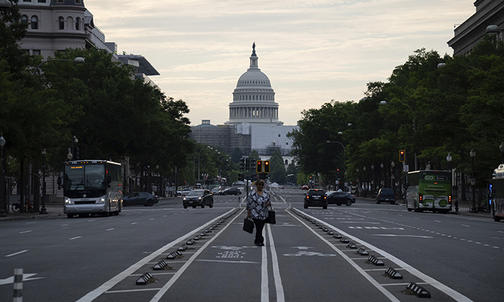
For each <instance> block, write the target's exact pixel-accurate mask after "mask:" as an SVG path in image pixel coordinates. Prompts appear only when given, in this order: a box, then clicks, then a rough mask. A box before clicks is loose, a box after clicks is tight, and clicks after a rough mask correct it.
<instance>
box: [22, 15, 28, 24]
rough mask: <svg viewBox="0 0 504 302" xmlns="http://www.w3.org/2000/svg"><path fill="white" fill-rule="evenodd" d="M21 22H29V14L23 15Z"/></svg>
mask: <svg viewBox="0 0 504 302" xmlns="http://www.w3.org/2000/svg"><path fill="white" fill-rule="evenodd" d="M21 23H24V24H28V16H27V15H22V16H21Z"/></svg>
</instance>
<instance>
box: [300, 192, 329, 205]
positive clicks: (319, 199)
mask: <svg viewBox="0 0 504 302" xmlns="http://www.w3.org/2000/svg"><path fill="white" fill-rule="evenodd" d="M311 206H316V207H322V208H323V209H327V196H326V195H325V191H324V190H321V189H310V190H308V192H306V196H305V198H304V208H305V209H308V207H311Z"/></svg>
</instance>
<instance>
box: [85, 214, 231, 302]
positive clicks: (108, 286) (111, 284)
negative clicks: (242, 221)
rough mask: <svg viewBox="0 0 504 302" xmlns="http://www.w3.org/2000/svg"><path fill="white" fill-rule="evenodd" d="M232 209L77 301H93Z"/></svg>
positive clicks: (160, 249)
mask: <svg viewBox="0 0 504 302" xmlns="http://www.w3.org/2000/svg"><path fill="white" fill-rule="evenodd" d="M232 211H233V209H231V210H229V211H227V212H226V213H224V214H222V215H220V216H218V217H216V218H214V219H212V220H210V221H209V222H207V223H205V224H204V225H202V226H200V227H199V228H196V229H194V230H193V231H191V232H189V233H187V234H185V235H183V236H181V237H179V238H177V239H175V240H173V241H172V242H170V243H168V244H166V245H164V246H162V247H160V248H159V249H158V250H157V251H155V252H153V253H152V254H150V255H148V256H146V257H145V258H143V259H142V260H140V261H138V262H137V263H135V264H133V265H131V266H130V267H128V268H127V269H126V270H124V271H122V272H121V273H119V274H117V275H116V276H114V277H113V278H112V279H110V280H108V281H107V282H105V283H103V284H102V285H100V286H99V287H98V288H96V289H94V290H93V291H91V292H89V293H87V294H86V295H85V296H84V297H82V298H80V299H79V300H77V302H89V301H93V300H94V299H96V298H98V297H99V296H100V295H101V294H103V293H105V292H107V291H108V290H109V289H111V288H112V287H114V286H115V285H116V284H118V283H119V282H121V281H122V280H124V279H125V278H127V277H128V276H129V275H131V274H133V273H134V272H136V271H137V270H138V269H139V268H141V267H142V266H143V265H145V264H146V263H148V262H150V261H151V260H152V259H155V258H156V257H158V256H159V255H160V254H162V253H164V252H165V251H166V250H167V249H169V248H171V247H173V246H174V245H175V244H177V243H179V242H181V241H183V240H185V239H187V238H189V237H191V236H192V235H194V234H196V233H198V232H200V231H201V230H202V229H204V228H206V227H207V226H209V225H211V224H212V223H213V222H215V221H217V220H219V219H220V218H222V217H224V216H226V215H228V214H229V213H231V212H232Z"/></svg>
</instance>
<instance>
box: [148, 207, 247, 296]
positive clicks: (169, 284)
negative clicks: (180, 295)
mask: <svg viewBox="0 0 504 302" xmlns="http://www.w3.org/2000/svg"><path fill="white" fill-rule="evenodd" d="M244 210H245V209H243V210H241V212H240V213H239V214H238V215H236V216H235V217H234V218H233V220H231V221H230V222H229V223H228V224H226V225H225V226H224V227H223V228H222V229H221V230H220V231H219V232H218V233H217V234H215V235H214V236H213V237H212V238H210V239H209V240H208V241H207V242H205V244H203V245H202V246H201V247H200V249H199V250H198V251H197V252H196V253H194V255H192V256H191V258H189V259H188V260H187V262H186V263H184V265H182V267H181V268H179V269H178V271H177V273H175V275H173V277H171V278H170V280H169V281H168V282H167V283H166V284H165V285H164V286H163V287H162V288H161V290H160V291H158V292H157V293H156V295H154V297H152V299H151V300H150V302H156V301H159V300H160V299H161V298H162V297H163V296H164V294H166V292H167V291H168V290H169V289H170V287H172V285H173V284H175V282H177V280H178V278H180V276H182V274H183V273H184V272H185V270H186V269H187V268H188V267H189V265H191V263H193V262H194V260H195V259H196V257H198V256H199V254H201V253H202V252H203V251H204V250H205V248H206V247H207V246H208V245H209V244H210V243H212V242H213V241H214V240H215V239H216V238H217V237H219V235H220V234H221V233H222V232H224V231H225V230H226V229H227V228H228V227H229V226H230V225H231V224H232V223H233V221H235V220H236V218H238V217H240V215H241V214H242V213H243V211H244Z"/></svg>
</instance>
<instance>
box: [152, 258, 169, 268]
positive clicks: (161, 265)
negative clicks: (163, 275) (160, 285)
mask: <svg viewBox="0 0 504 302" xmlns="http://www.w3.org/2000/svg"><path fill="white" fill-rule="evenodd" d="M152 269H153V270H155V271H160V270H169V269H173V268H172V267H171V266H169V265H168V263H166V261H164V260H162V259H161V260H160V261H159V262H158V263H156V264H155V265H154V266H153V267H152Z"/></svg>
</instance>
